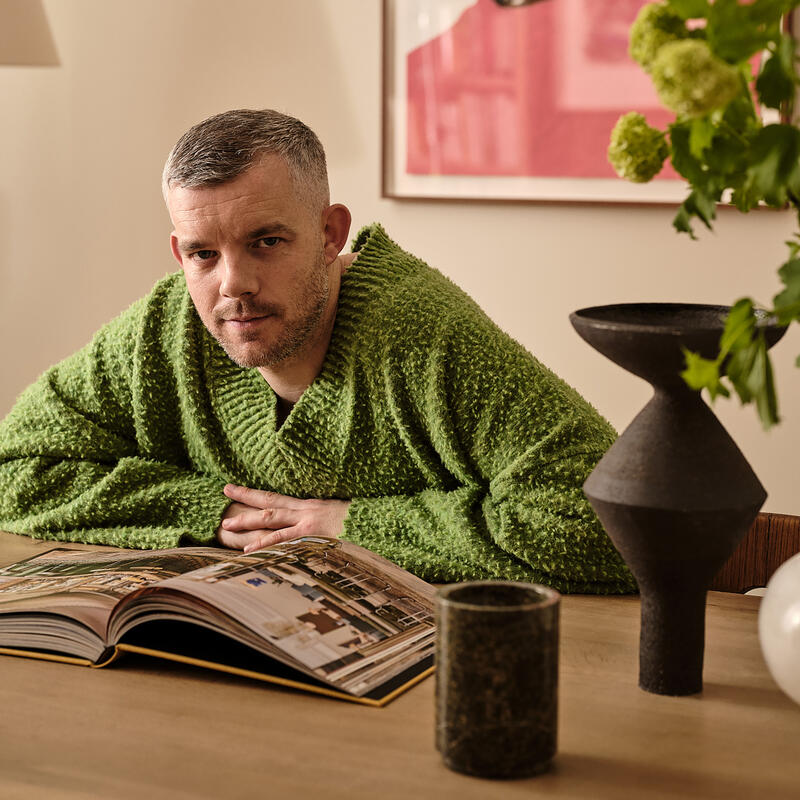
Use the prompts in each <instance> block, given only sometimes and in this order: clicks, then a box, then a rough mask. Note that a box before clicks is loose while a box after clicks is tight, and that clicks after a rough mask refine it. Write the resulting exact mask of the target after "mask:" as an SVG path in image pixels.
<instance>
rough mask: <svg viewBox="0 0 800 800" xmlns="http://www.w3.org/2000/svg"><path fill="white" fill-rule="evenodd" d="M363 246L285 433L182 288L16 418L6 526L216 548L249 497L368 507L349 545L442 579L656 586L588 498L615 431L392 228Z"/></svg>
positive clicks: (66, 365)
mask: <svg viewBox="0 0 800 800" xmlns="http://www.w3.org/2000/svg"><path fill="white" fill-rule="evenodd" d="M353 249H354V250H358V251H359V257H358V259H357V261H356V262H355V263H354V264H353V265H352V266H351V267H350V269H349V270H348V272H347V274H346V275H345V276H344V277H343V281H342V287H341V294H340V298H339V306H338V312H337V317H336V324H335V328H334V331H333V336H332V339H331V342H330V347H329V350H328V353H327V356H326V359H325V362H324V364H323V367H322V371H321V373H320V375H319V376H318V377H317V379H316V380H315V381H314V383H313V384H312V385H311V386H310V387H309V388H308V389H307V390H306V391H305V393H304V394H303V395H302V397H301V398H300V400H299V402H298V403H297V404H296V405H295V407H294V408H293V410H292V412H291V413H290V415H289V417H288V418H287V419H286V421H285V422H284V424H283V425H282V426H280V427H279V426H278V425H277V424H276V396H275V394H274V392H273V391H272V389H271V388H270V387H269V385H268V384H267V383H266V381H264V379H263V378H262V377H261V375H260V374H259V372H258V371H257V370H255V369H246V368H242V367H238V366H237V365H236V364H234V363H233V362H232V361H231V360H230V359H229V358H228V357H227V356H226V355H225V353H224V352H223V350H222V349H221V348H220V346H219V345H218V344H217V343H216V342H215V341H214V339H213V338H212V337H211V336H210V334H208V332H207V331H206V329H205V327H204V326H203V324H202V322H201V321H200V319H199V318H198V316H197V314H196V312H195V310H194V307H193V305H192V301H191V299H190V297H189V295H188V292H187V290H186V284H185V282H184V279H183V275H182V273H175V274H173V275H169V276H167V277H166V278H164V279H163V280H161V281H160V282H159V283H158V284H156V286H155V288H154V289H153V291H152V292H151V293H150V294H149V295H148V296H147V297H145V298H144V299H142V300H140V301H139V302H137V303H135V304H134V305H133V306H132V307H131V308H129V309H128V310H127V311H126V312H124V313H123V314H122V315H120V316H119V317H117V318H116V319H115V320H113V321H112V322H110V323H109V324H108V325H106V326H105V327H103V328H102V329H101V330H100V331H99V332H98V333H97V335H96V336H95V338H94V340H93V341H92V342H91V343H90V344H89V345H88V346H86V347H85V348H84V349H82V350H80V351H79V352H78V353H76V354H75V355H73V356H71V357H70V358H68V359H66V360H65V361H63V362H61V363H60V364H58V365H56V366H55V367H52V368H51V369H50V370H48V371H47V372H46V373H45V374H44V375H42V377H41V378H40V379H39V380H38V381H37V382H36V383H35V384H34V385H33V386H31V387H30V388H29V389H28V390H27V391H25V392H24V393H23V394H22V396H21V397H20V398H19V400H18V401H17V403H16V405H15V407H14V408H13V410H12V411H11V413H10V414H9V415H8V417H7V418H6V419H5V420H4V421H3V422H2V423H1V424H0V528H2V529H4V530H8V531H12V532H16V533H26V534H33V535H35V536H39V537H43V538H49V539H58V540H62V541H80V542H94V543H106V544H113V545H118V546H124V547H141V548H157V547H173V546H176V545H179V544H190V543H191V544H210V543H213V542H214V533H215V531H216V529H217V527H218V526H219V524H220V518H221V516H222V513H223V511H224V510H225V508H226V506H227V505H228V504H229V502H230V501H229V500H228V499H227V498H226V497H225V496H224V495H223V493H222V488H223V486H224V485H225V483H226V482H233V483H238V484H242V485H245V486H251V487H255V488H259V489H267V490H270V491H275V492H280V493H282V494H288V495H293V496H296V497H320V498H342V499H351V500H352V503H351V505H350V510H349V513H348V516H347V518H346V520H345V530H344V536H345V538H347V539H349V540H350V541H353V542H356V543H357V544H360V545H363V546H365V547H368V548H370V549H371V550H374V551H376V552H378V553H380V554H381V555H383V556H385V557H387V558H389V559H391V560H393V561H395V562H397V563H399V564H401V565H402V566H404V567H406V568H407V569H410V570H411V571H413V572H415V573H417V574H418V575H421V576H422V577H425V578H428V579H431V580H444V581H449V580H463V579H474V578H490V577H493V578H507V579H525V580H535V581H539V582H543V583H546V584H549V585H551V586H555V587H557V588H559V589H561V590H563V591H572V592H625V591H632V590H634V588H635V584H634V582H633V580H632V578H631V576H630V573H629V572H628V571H627V569H626V568H625V566H624V564H623V563H622V561H621V559H620V557H619V555H618V554H617V552H616V550H615V549H614V547H613V546H612V545H611V543H610V541H609V539H608V538H607V536H606V534H605V532H604V531H603V529H602V528H601V526H600V524H599V523H598V521H597V519H596V517H595V516H594V513H593V512H592V510H591V508H590V506H589V505H588V504H587V502H586V500H585V498H584V496H583V493H582V491H581V485H582V483H583V481H584V480H585V478H586V476H587V475H588V473H589V472H590V470H591V469H592V467H593V466H594V464H595V463H596V461H597V460H598V458H599V457H600V456H601V454H602V453H603V452H604V451H605V450H606V449H607V448H608V446H609V445H610V444H611V442H612V441H613V438H614V433H613V431H612V429H611V428H610V426H609V425H608V424H607V423H606V422H605V421H604V420H603V419H602V418H601V417H600V416H599V415H598V414H597V413H596V412H595V411H594V410H593V409H592V408H591V407H590V406H589V405H588V404H587V403H586V402H585V401H584V400H583V399H581V397H580V396H579V395H578V394H577V393H576V392H575V391H574V390H572V389H571V388H569V387H568V386H567V385H565V384H564V383H563V382H562V381H561V380H560V379H558V378H557V377H556V376H555V375H554V374H553V373H552V372H550V371H549V370H548V369H546V368H545V367H543V366H542V365H541V364H540V363H539V362H537V361H536V360H535V359H534V358H533V357H532V356H531V355H530V354H529V353H528V352H527V351H526V350H525V349H524V348H522V347H521V346H520V345H519V344H517V343H516V342H514V341H513V340H512V339H511V338H509V337H508V336H507V335H505V334H504V333H502V332H501V331H500V330H499V329H498V328H497V327H496V326H495V325H494V324H493V323H492V322H491V321H490V320H489V319H488V318H487V317H486V315H485V314H484V313H483V312H482V311H481V310H480V309H479V308H478V307H477V306H476V305H475V303H474V302H473V301H472V300H470V299H469V298H468V297H467V296H466V295H465V294H464V293H463V292H462V291H461V290H460V289H458V288H457V287H456V286H455V285H454V284H453V283H451V282H450V281H449V280H448V279H446V278H445V277H444V276H442V275H441V274H440V273H439V272H437V271H435V270H433V269H431V268H430V267H428V266H426V265H425V264H424V263H423V262H421V261H420V260H418V259H416V258H414V257H413V256H411V255H409V254H408V253H406V252H404V251H403V250H401V249H400V248H399V247H398V246H397V245H396V244H395V243H394V242H392V241H391V240H390V239H389V238H388V237H387V235H386V233H385V232H384V230H383V229H382V228H381V227H380V226H379V225H373V226H371V227H369V228H365V229H363V230H362V231H361V232H360V233H359V235H358V236H357V238H356V240H355V242H354V248H353Z"/></svg>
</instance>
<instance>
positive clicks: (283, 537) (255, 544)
mask: <svg viewBox="0 0 800 800" xmlns="http://www.w3.org/2000/svg"><path fill="white" fill-rule="evenodd" d="M258 533H259V535H258V537H257V538H256V539H254V540H253V541H251V542H250V543H249V544H248V545H246V546H245V548H244V552H245V553H254V552H255V551H256V550H263V549H264V548H265V547H274V546H275V545H276V544H280V543H281V542H288V541H290V540H292V539H297V538H298V537H300V536H302V533H300V532H299V531H297V530H296V529H295V528H283V529H281V530H279V531H259V532H258Z"/></svg>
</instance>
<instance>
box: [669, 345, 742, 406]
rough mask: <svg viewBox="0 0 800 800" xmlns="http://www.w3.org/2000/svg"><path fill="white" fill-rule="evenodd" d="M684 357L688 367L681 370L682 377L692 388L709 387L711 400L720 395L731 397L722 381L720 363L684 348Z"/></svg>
mask: <svg viewBox="0 0 800 800" xmlns="http://www.w3.org/2000/svg"><path fill="white" fill-rule="evenodd" d="M682 350H683V357H684V360H685V362H686V369H685V370H684V371H683V372H681V377H682V378H683V379H684V381H686V383H687V384H688V386H689V388H690V389H695V390H696V391H700V390H701V389H708V393H709V394H710V395H711V401H712V402H713V401H714V400H716V399H717V396H718V395H722V396H723V397H729V396H730V392H729V391H728V390H727V389H726V388H725V386H724V385H723V384H722V383H721V382H720V374H719V363H718V362H717V361H712V360H710V359H708V358H703V357H702V356H701V355H699V354H698V353H693V352H692V351H691V350H687V349H686V348H685V347H684V348H682Z"/></svg>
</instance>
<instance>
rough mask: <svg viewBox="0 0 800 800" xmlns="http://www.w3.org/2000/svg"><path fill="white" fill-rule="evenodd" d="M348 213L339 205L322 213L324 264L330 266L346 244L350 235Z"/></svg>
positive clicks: (329, 207) (345, 208) (335, 204)
mask: <svg viewBox="0 0 800 800" xmlns="http://www.w3.org/2000/svg"><path fill="white" fill-rule="evenodd" d="M350 222H351V217H350V211H349V210H348V208H347V206H343V205H342V204H341V203H334V204H333V205H332V206H328V207H327V208H326V209H325V211H323V212H322V234H323V237H324V250H325V263H326V264H332V263H333V261H334V260H335V259H336V257H337V256H338V255H339V253H341V252H342V250H344V246H345V245H346V244H347V237H348V236H349V235H350Z"/></svg>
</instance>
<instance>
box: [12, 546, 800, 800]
mask: <svg viewBox="0 0 800 800" xmlns="http://www.w3.org/2000/svg"><path fill="white" fill-rule="evenodd" d="M51 546H52V543H38V542H32V541H31V540H29V539H26V538H24V537H15V536H11V535H9V534H3V533H0V564H2V563H9V562H12V561H15V560H18V559H20V558H24V557H26V556H28V555H31V554H32V553H33V552H36V551H41V550H45V549H48V548H49V547H51ZM758 603H759V598H755V597H745V596H739V595H731V594H724V593H711V594H710V595H709V605H708V613H707V643H706V669H705V691H704V692H703V694H702V695H699V696H695V697H689V698H668V697H657V696H654V695H649V694H646V693H644V692H642V691H640V690H639V689H638V688H637V686H636V676H637V644H638V630H639V601H638V599H637V598H636V597H624V598H603V597H584V596H567V597H564V598H563V601H562V614H561V674H560V680H561V686H560V718H559V725H560V731H559V752H558V755H557V757H556V762H555V768H554V770H553V771H552V772H551V773H549V774H547V775H544V776H541V777H538V778H532V779H528V780H521V781H506V782H498V781H487V780H479V779H475V778H469V777H466V776H462V775H458V774H456V773H453V772H450V771H449V770H448V769H446V768H445V767H444V766H443V765H442V764H441V761H440V759H439V756H438V754H437V753H436V751H435V750H434V747H433V726H434V711H433V708H434V703H433V689H434V681H433V680H432V679H428V680H426V681H424V682H423V683H422V684H421V685H419V686H417V687H416V688H414V689H412V690H411V691H410V692H409V693H407V694H406V695H404V696H402V697H400V698H399V699H398V700H396V701H395V702H393V703H392V704H391V705H389V706H387V707H386V708H383V709H373V708H366V707H361V706H356V705H351V704H349V703H343V702H337V701H335V700H327V699H324V698H319V697H314V696H311V695H306V694H303V693H300V692H292V691H288V690H280V689H275V688H271V687H267V686H264V685H262V684H258V683H256V682H254V681H252V682H251V681H248V680H244V679H237V678H233V677H227V676H225V675H222V674H216V673H211V672H208V671H203V670H201V669H193V668H189V667H182V666H179V665H170V664H166V663H164V662H159V661H154V660H148V659H144V658H137V657H126V658H125V659H124V660H123V661H120V662H119V663H118V664H116V665H113V666H111V667H109V668H107V669H101V670H91V669H87V668H83V667H72V666H67V665H64V664H52V663H47V662H40V661H33V660H27V659H21V658H13V657H0V709H2V716H1V717H0V797H1V798H4V800H10V798H25V800H27V799H28V798H31V799H33V798H36V800H39V798H45V799H48V800H49V798H69V799H70V800H79V799H80V800H84V798H86V799H87V800H88V799H89V798H92V800H94V799H95V798H103V799H105V798H109V799H110V798H167V797H169V798H173V799H174V800H182V799H183V798H226V799H227V798H255V797H264V798H267V797H268V798H298V799H299V798H311V797H315V796H316V797H324V798H336V799H338V798H342V800H345V798H346V799H347V800H354V799H355V798H381V800H384V799H386V800H392V799H393V798H403V799H404V800H411V799H413V798H435V800H446V798H457V800H471V798H475V799H476V800H478V799H480V800H485V799H486V798H495V797H501V798H506V797H508V798H516V797H539V796H541V797H564V798H580V800H587V799H590V798H614V800H627V798H637V800H638V799H639V798H642V799H643V800H649V798H702V799H703V800H716V798H719V799H720V800H723V799H724V800H731V799H732V798H733V799H735V798H759V800H761V799H762V798H763V800H772V799H773V798H798V797H800V706H797V705H795V704H794V703H792V702H791V701H790V700H789V699H788V698H787V697H785V696H784V695H783V694H782V693H781V692H780V691H779V690H778V688H777V687H776V686H775V684H774V683H773V681H772V679H771V678H770V677H769V675H768V673H767V670H766V667H765V665H764V662H763V659H762V657H761V653H760V650H759V646H758V639H757V633H756V630H757V628H756V626H757V611H758Z"/></svg>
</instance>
